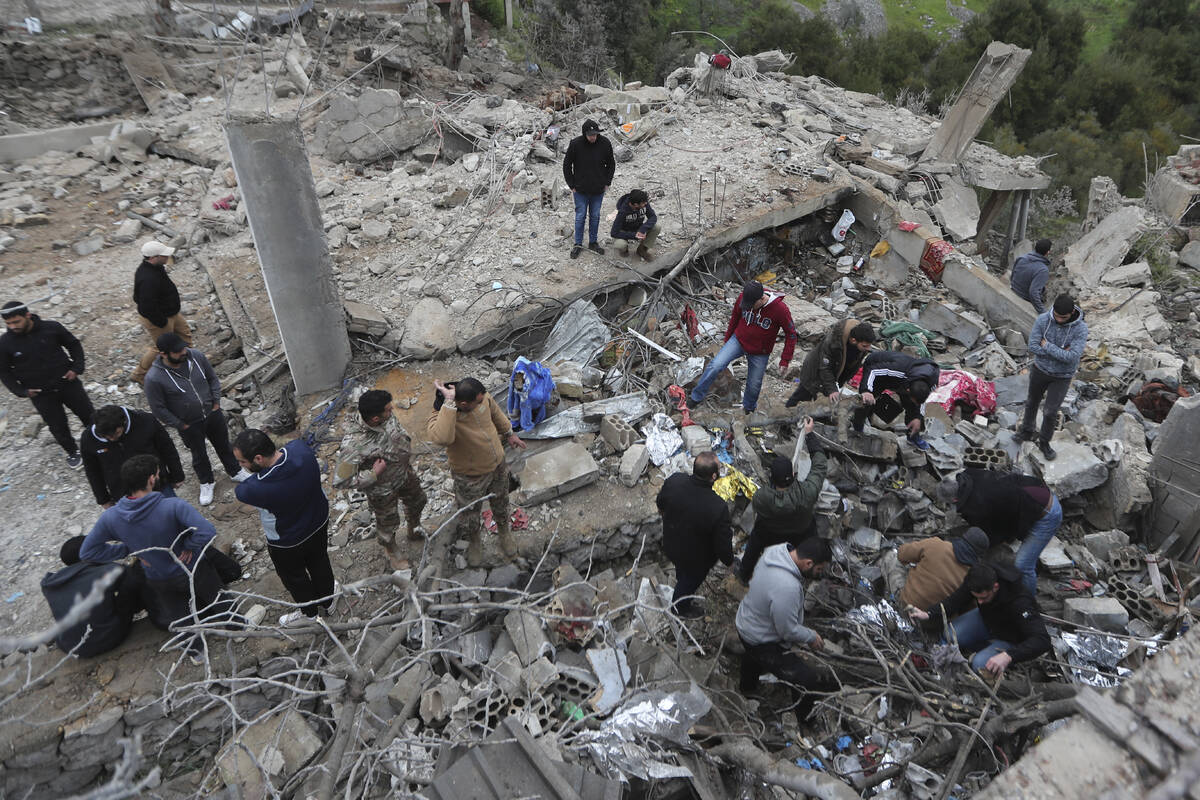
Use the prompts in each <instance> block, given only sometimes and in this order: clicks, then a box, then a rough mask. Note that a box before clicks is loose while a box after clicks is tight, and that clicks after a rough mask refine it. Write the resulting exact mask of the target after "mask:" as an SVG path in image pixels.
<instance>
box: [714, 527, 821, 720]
mask: <svg viewBox="0 0 1200 800" xmlns="http://www.w3.org/2000/svg"><path fill="white" fill-rule="evenodd" d="M832 558H833V551H832V549H831V548H830V546H829V542H827V541H826V540H824V539H818V538H816V537H813V538H811V539H805V540H804V541H803V542H801V543H800V544H798V545H793V544H777V545H775V546H773V547H768V548H767V549H766V551H765V552H763V556H762V561H761V562H759V566H758V569H756V570H754V577H753V578H752V579H751V580H750V591H748V592H747V593H746V596H745V597H744V598H742V603H741V605H739V606H738V610H737V617H736V618H735V620H734V623H735V625H736V626H737V632H738V636H739V637H740V638H741V640H742V645H743V646H744V647H745V652H743V654H742V675H741V681H740V683H739V684H738V686H739V688H740V689H741V691H742V692H743V693H746V692H752V691H754V690H755V689H756V688H757V687H758V678H759V676H760V675H762V674H763V673H764V672H770V673H771V674H773V675H774V676H775V677H776V678H779V679H780V680H783V681H787V682H788V683H792V684H795V685H796V686H797V687H798V688H799V689H801V690H802V691H803V692H804V696H803V697H802V698H801V700H800V704H799V706H798V707H797V709H796V714H797V716H799V717H801V718H803V717H806V716H808V712H809V711H810V710H811V709H812V706H813V702H814V700H815V698H814V697H813V694H812V693H813V692H828V691H832V690H833V689H836V688H837V683H836V682H835V681H834V680H833V678H832V676H830V675H828V674H825V673H822V672H820V671H819V670H817V669H815V668H814V667H811V666H809V664H808V663H807V662H806V661H805V660H804V659H803V658H802V657H801V656H800V655H798V654H796V653H793V652H792V651H791V649H790V648H791V647H792V646H793V645H797V644H804V645H808V646H809V647H811V648H812V649H813V650H821V649H823V648H824V647H825V641H824V640H823V639H822V638H821V635H820V634H819V633H817V632H816V631H814V630H813V629H812V628H809V627H807V626H805V624H804V586H805V581H814V580H820V579H821V577H822V576H824V574H825V570H826V569H827V568H828V567H829V562H830V561H831V560H832Z"/></svg>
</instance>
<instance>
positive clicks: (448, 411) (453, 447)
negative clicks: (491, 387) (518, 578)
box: [425, 378, 525, 567]
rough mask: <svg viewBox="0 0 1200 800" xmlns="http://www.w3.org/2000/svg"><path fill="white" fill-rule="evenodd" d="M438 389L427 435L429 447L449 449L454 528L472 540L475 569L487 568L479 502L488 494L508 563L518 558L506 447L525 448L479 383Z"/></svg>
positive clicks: (469, 544)
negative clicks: (484, 562) (510, 509)
mask: <svg viewBox="0 0 1200 800" xmlns="http://www.w3.org/2000/svg"><path fill="white" fill-rule="evenodd" d="M433 386H434V390H435V395H434V401H433V413H432V414H430V415H429V421H428V422H427V423H426V428H425V429H426V433H427V434H428V436H429V441H431V442H433V443H434V444H440V445H442V446H443V447H445V448H446V458H447V460H448V461H449V462H450V475H451V477H452V478H453V479H454V499H455V501H456V502H457V503H458V508H459V514H458V520H457V521H456V523H455V524H456V528H457V534H458V537H459V539H466V540H467V563H468V564H469V565H471V566H472V567H480V566H483V541H482V540H481V535H482V532H481V530H480V528H481V523H480V509H481V504H480V503H479V500H480V499H481V498H484V497H487V496H488V495H489V494H490V495H491V498H489V499H488V501H487V502H488V505H489V506H490V507H491V509H492V519H494V520H495V521H496V533H497V534H498V536H499V540H500V550H501V552H503V553H504V555H505V556H506V557H508V558H514V557H516V555H517V542H516V540H515V539H514V538H513V535H512V517H511V516H510V512H509V508H508V492H509V475H508V464H507V463H505V461H504V445H505V444H506V443H507V444H508V445H509V446H511V447H517V448H520V449H521V450H524V449H525V442H523V441H521V437H520V436H517V434H516V433H514V432H513V429H512V423H511V422H510V421H509V419H508V417H507V416H506V415H505V414H504V412H503V411H501V410H500V406H499V404H497V403H496V399H495V398H494V397H492V396H491V394H489V393H488V391H487V390H486V389H484V388H483V384H482V383H480V382H479V381H478V380H476V379H475V378H463V379H462V380H460V381H457V382H450V383H442V382H441V381H434V382H433Z"/></svg>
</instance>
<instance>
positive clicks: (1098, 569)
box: [1063, 544, 1110, 581]
mask: <svg viewBox="0 0 1200 800" xmlns="http://www.w3.org/2000/svg"><path fill="white" fill-rule="evenodd" d="M1063 550H1065V551H1066V553H1067V555H1068V556H1070V557H1071V561H1073V562H1074V563H1075V566H1076V567H1078V568H1079V569H1080V570H1082V571H1083V574H1084V576H1085V577H1087V578H1088V580H1093V581H1094V580H1097V579H1099V578H1103V577H1104V576H1105V575H1107V574H1108V573H1109V571H1110V570H1109V567H1108V565H1107V564H1106V563H1105V562H1104V561H1103V560H1101V559H1099V558H1096V555H1095V554H1094V553H1093V552H1092V551H1091V550H1088V549H1087V548H1086V547H1084V546H1083V545H1078V544H1067V545H1063Z"/></svg>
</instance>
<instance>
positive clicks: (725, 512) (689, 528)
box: [654, 451, 733, 618]
mask: <svg viewBox="0 0 1200 800" xmlns="http://www.w3.org/2000/svg"><path fill="white" fill-rule="evenodd" d="M719 475H720V463H719V462H718V461H717V456H716V453H713V452H712V451H709V452H707V453H701V454H700V455H698V456H696V461H695V463H693V464H692V474H691V475H685V474H683V473H682V472H676V473H675V474H674V475H672V476H671V477H669V478H667V480H666V482H665V483H664V484H663V486H662V488H661V489H659V490H658V497H656V498H655V500H654V502H655V504H656V505H657V506H658V511H659V513H660V514H662V520H663V551H664V552H665V553H666V554H667V558H669V559H671V563H672V564H674V565H675V595H674V596H673V597H672V598H671V602H672V604H673V607H674V609H675V613H676V614H678V615H679V616H681V617H686V618H696V617H700V616H703V612H702V611H701V610H700V609H699V608H698V607H697V606H696V603H695V601H694V600H692V599H691V595H693V594H695V593H696V590H697V589H699V588H700V584H702V583H704V579H705V578H706V577H708V571H709V570H711V569H712V568H713V565H715V564H716V563H717V561H718V560H719V561H721V563H723V564H725V565H726V566H732V565H733V529H732V526H731V524H730V516H729V506H728V505H727V504H726V503H725V501H724V500H722V499H721V498H720V496H718V495H717V493H716V492H714V491H713V489H712V486H713V483H715V482H716V480H717V477H718V476H719Z"/></svg>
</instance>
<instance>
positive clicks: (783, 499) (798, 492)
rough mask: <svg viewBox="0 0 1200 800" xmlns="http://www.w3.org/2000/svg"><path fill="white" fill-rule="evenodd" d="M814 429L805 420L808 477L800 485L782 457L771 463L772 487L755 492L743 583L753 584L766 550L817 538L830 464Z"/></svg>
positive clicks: (811, 424)
mask: <svg viewBox="0 0 1200 800" xmlns="http://www.w3.org/2000/svg"><path fill="white" fill-rule="evenodd" d="M812 430H813V421H812V420H811V419H808V420H805V422H804V445H805V447H807V448H808V453H809V457H810V458H811V459H812V467H811V469H809V471H808V477H806V478H805V479H804V480H803V481H800V482H799V483H797V482H796V473H795V472H794V470H793V469H792V462H791V461H789V460H788V459H786V458H784V457H783V456H776V457H775V460H774V461H772V462H771V484H770V485H769V486H763V487H761V488H760V489H759V490H758V491H757V492H755V493H754V501H753V505H754V513H755V521H754V530H752V531H750V539H749V541H747V542H746V554H745V555H744V556H742V568H741V570H740V571H739V573H738V577H739V578H740V579H741V581H742V583H745V584H749V583H750V578H752V577H753V576H754V565H755V564H757V563H758V559H759V558H760V557H761V556H762V554H763V550H765V549H767V548H768V547H770V546H771V545H774V544H783V543H784V542H790V543H792V544H799V543H800V542H802V541H803V540H805V539H807V538H809V537H810V536H816V535H817V524H816V517H815V516H814V515H813V508H814V507H815V506H816V504H817V497H818V495H820V494H821V486H822V484H824V483H825V475H826V473H827V472H828V469H829V462H828V459H826V458H825V451H824V449H822V447H821V443H820V441H818V439H817V437H816V434H814V433H813V432H812Z"/></svg>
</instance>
